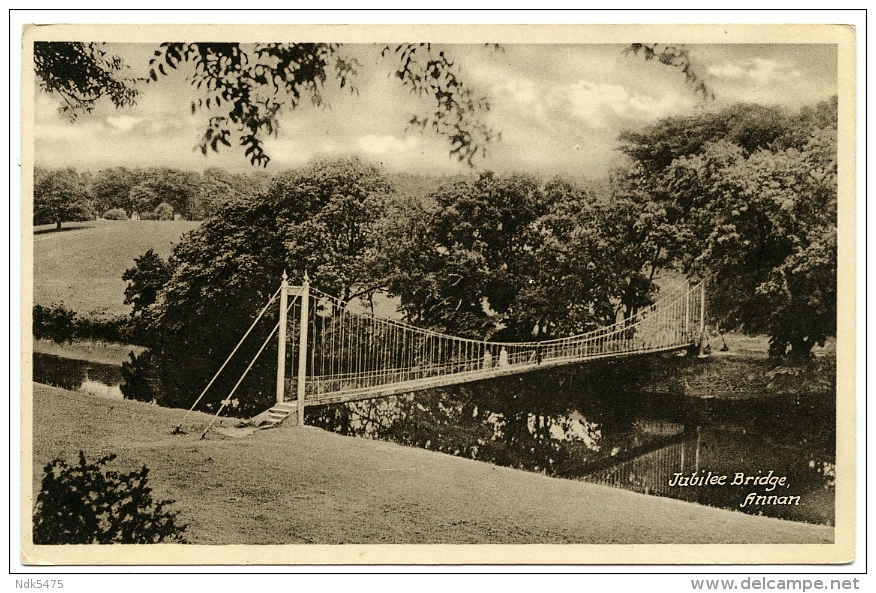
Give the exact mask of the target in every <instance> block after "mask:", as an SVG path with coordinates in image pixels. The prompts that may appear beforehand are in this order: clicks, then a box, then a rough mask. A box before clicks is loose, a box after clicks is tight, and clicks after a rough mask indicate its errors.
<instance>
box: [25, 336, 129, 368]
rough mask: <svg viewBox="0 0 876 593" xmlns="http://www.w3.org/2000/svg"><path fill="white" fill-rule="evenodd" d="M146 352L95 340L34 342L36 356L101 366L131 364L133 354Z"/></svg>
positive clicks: (124, 345)
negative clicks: (56, 357)
mask: <svg viewBox="0 0 876 593" xmlns="http://www.w3.org/2000/svg"><path fill="white" fill-rule="evenodd" d="M144 350H146V348H144V347H143V346H133V345H130V344H116V343H113V342H97V341H93V340H74V341H73V342H72V343H70V344H67V343H63V344H58V343H56V342H53V341H51V340H34V341H33V351H34V353H35V354H51V355H52V356H60V357H62V358H72V359H73V360H87V361H89V362H97V363H100V364H112V365H116V366H122V363H123V362H131V356H130V354H131V352H133V353H134V354H140V353H141V352H143V351H144Z"/></svg>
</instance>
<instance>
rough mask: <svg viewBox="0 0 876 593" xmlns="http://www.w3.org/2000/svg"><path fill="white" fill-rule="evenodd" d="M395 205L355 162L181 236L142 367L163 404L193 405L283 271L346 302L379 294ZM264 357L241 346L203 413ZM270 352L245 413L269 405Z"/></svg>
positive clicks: (281, 180) (289, 177)
mask: <svg viewBox="0 0 876 593" xmlns="http://www.w3.org/2000/svg"><path fill="white" fill-rule="evenodd" d="M388 197H389V187H388V185H387V184H386V182H385V181H384V180H383V178H382V175H381V174H380V172H379V171H378V170H377V169H376V168H374V167H372V166H370V165H367V164H365V163H362V162H361V161H358V160H344V161H336V162H325V163H320V164H317V165H314V166H312V167H309V168H307V169H303V170H300V171H292V172H289V173H287V174H284V175H281V176H279V177H278V178H277V179H276V180H275V181H274V183H273V184H272V186H271V188H270V190H269V191H268V192H267V194H266V195H264V196H256V197H252V198H245V199H241V200H240V201H239V202H236V203H231V204H228V205H226V206H225V207H224V208H222V209H221V210H220V211H219V213H218V214H217V215H216V216H215V217H213V218H211V219H209V220H207V221H205V222H204V224H203V225H202V226H201V227H200V228H199V229H197V230H196V231H193V232H192V233H190V234H188V235H187V236H186V237H184V239H183V240H182V241H180V243H179V244H178V245H177V246H176V247H175V248H174V251H173V254H172V255H171V257H170V259H169V260H168V271H169V279H168V280H167V282H165V283H163V288H162V289H161V290H160V291H159V293H158V298H157V301H156V303H155V304H154V305H153V306H152V307H150V308H149V309H148V312H149V315H148V322H149V323H148V331H149V335H150V337H151V339H154V343H153V349H152V351H151V354H150V357H151V360H149V361H146V360H145V359H144V361H141V363H140V364H139V368H141V369H142V371H141V372H143V373H149V372H154V373H155V376H156V377H157V378H158V379H157V382H156V383H155V389H156V392H155V394H154V398H155V399H156V400H157V401H158V403H160V404H162V405H168V406H185V407H188V406H189V405H191V404H192V402H194V400H195V398H196V397H197V395H198V393H199V392H200V390H201V389H202V388H203V387H204V386H205V385H206V384H207V383H208V381H209V380H210V378H211V377H212V375H213V373H215V371H216V369H218V368H219V367H220V366H221V364H222V362H223V361H224V359H225V357H226V356H228V354H229V353H230V352H231V351H232V350H233V349H234V347H235V345H236V344H237V342H238V340H239V339H240V338H241V336H242V335H243V334H244V333H245V332H246V330H247V328H248V327H249V325H250V324H251V323H252V321H253V319H254V318H255V316H256V314H257V313H258V311H259V310H260V309H261V308H262V307H263V306H264V304H265V303H266V302H267V300H268V299H269V297H270V296H271V295H272V294H274V292H275V291H276V289H277V286H278V282H279V279H280V277H281V276H282V274H283V272H284V271H286V272H287V273H288V274H289V276H290V277H291V278H292V279H293V282H294V281H298V282H300V279H301V278H302V277H303V276H304V273H305V272H307V273H308V274H309V275H310V278H311V282H312V285H313V286H314V287H315V288H318V289H320V290H322V291H323V292H326V293H328V294H331V295H333V296H336V297H339V298H342V299H345V300H348V299H352V298H354V297H356V296H358V295H367V294H368V293H370V292H373V291H374V290H375V289H376V288H379V282H377V281H376V279H375V271H374V268H373V266H371V265H369V261H370V258H372V257H373V253H372V246H373V245H374V244H375V236H376V233H377V228H378V227H377V221H378V220H379V219H380V217H381V216H382V215H383V212H384V203H385V202H386V200H387V199H388ZM147 264H149V261H148V260H146V261H144V260H143V259H142V258H141V259H140V260H138V269H140V268H143V271H145V268H147V267H149V268H152V266H151V265H149V266H147ZM148 277H149V278H151V277H152V275H151V274H150V275H148ZM143 284H144V285H146V284H147V283H146V282H144V283H143ZM150 286H151V284H150ZM136 294H139V295H141V296H142V295H143V294H144V291H143V290H142V289H140V290H138V291H137V292H136ZM269 329H270V328H263V327H260V328H259V329H258V330H256V331H255V333H256V334H257V335H259V336H261V337H256V338H254V340H250V342H258V341H260V340H261V339H263V338H264V336H265V335H266V333H267V332H268V331H269ZM262 330H264V331H263V333H261V334H259V332H260V331H262ZM257 348H258V344H256V345H255V346H253V345H252V344H251V343H249V342H248V343H247V344H245V345H244V346H243V347H242V349H241V351H240V355H239V356H238V357H236V358H235V360H234V361H233V362H232V363H231V364H230V365H229V367H228V372H227V373H225V374H224V375H223V377H221V378H220V379H219V380H218V381H217V383H216V384H215V388H214V389H213V390H211V395H212V396H213V399H212V400H211V399H209V398H207V399H206V400H205V401H204V402H203V403H202V404H201V406H202V409H209V406H211V405H214V404H215V398H216V397H217V396H218V394H221V393H222V392H223V391H225V392H226V393H227V392H228V391H229V390H230V389H231V387H232V386H233V384H234V381H236V379H237V377H239V376H240V373H242V371H243V368H244V367H245V365H246V362H247V361H248V360H251V357H253V356H254V355H255V351H256V350H257ZM271 349H273V352H274V354H273V356H276V346H274V345H272V346H270V347H269V348H268V350H267V351H266V352H265V354H264V355H263V356H262V358H261V359H260V362H261V363H263V364H256V366H255V367H253V370H252V372H251V374H250V376H249V378H248V380H247V384H246V385H243V386H242V387H241V391H240V392H239V393H240V394H241V397H240V400H241V401H242V402H243V404H242V407H241V408H240V409H239V413H241V414H245V413H252V412H258V411H263V409H264V408H265V407H267V406H269V405H270V402H271V399H272V398H273V394H272V389H273V385H274V380H275V379H276V366H275V363H274V362H271V356H272V354H271ZM248 357H249V358H248ZM240 361H243V362H240ZM135 366H137V365H135ZM132 368H133V367H132ZM135 370H136V369H135ZM272 377H273V378H272ZM230 378H231V379H230Z"/></svg>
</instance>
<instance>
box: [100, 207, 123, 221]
mask: <svg viewBox="0 0 876 593" xmlns="http://www.w3.org/2000/svg"><path fill="white" fill-rule="evenodd" d="M103 217H104V218H105V219H107V220H128V213H127V212H125V211H124V210H122V209H121V208H111V209H109V210H107V211H106V212H104V213H103Z"/></svg>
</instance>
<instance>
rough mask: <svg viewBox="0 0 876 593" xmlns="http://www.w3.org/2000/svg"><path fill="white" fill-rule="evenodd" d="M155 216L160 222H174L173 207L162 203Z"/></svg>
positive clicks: (156, 209)
mask: <svg viewBox="0 0 876 593" xmlns="http://www.w3.org/2000/svg"><path fill="white" fill-rule="evenodd" d="M155 216H156V217H157V219H158V220H173V206H171V205H170V204H168V203H167V202H161V203H160V204H159V205H158V206H157V207H156V208H155Z"/></svg>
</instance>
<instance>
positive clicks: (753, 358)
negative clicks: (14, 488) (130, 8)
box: [13, 25, 856, 565]
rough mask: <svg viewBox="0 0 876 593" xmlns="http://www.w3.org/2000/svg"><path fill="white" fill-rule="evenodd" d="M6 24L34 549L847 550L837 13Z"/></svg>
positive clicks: (844, 132) (74, 561)
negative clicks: (605, 21) (824, 16)
mask: <svg viewBox="0 0 876 593" xmlns="http://www.w3.org/2000/svg"><path fill="white" fill-rule="evenodd" d="M22 52H23V54H22V56H23V57H22V66H21V71H22V122H21V124H22V167H21V187H22V193H21V195H22V204H21V224H22V228H21V242H22V254H23V257H22V267H21V269H22V286H23V293H22V301H21V302H22V304H21V315H22V335H21V352H22V360H21V367H22V390H21V401H22V404H21V410H22V415H21V434H22V442H21V449H22V453H23V456H22V471H21V478H20V479H21V484H20V486H21V511H20V512H21V534H20V538H21V562H22V564H24V565H33V564H42V565H46V564H49V565H51V564H63V565H83V564H84V565H113V564H116V565H121V564H125V565H139V564H158V565H188V564H192V565H211V564H229V565H234V564H253V563H256V564H272V565H273V564H277V565H296V564H307V565H314V564H435V563H437V564H515V563H525V564H594V563H596V564H652V563H653V564H692V563H696V564H702V563H712V564H722V563H723V564H726V563H739V564H746V563H753V564H758V563H769V564H812V563H824V564H827V563H838V562H851V561H852V560H853V559H854V557H855V550H854V545H853V544H854V529H855V521H856V517H855V440H854V439H855V424H854V422H855V418H854V416H855V383H854V380H855V323H856V320H855V314H854V310H855V286H854V282H855V270H854V268H855V170H854V169H855V134H856V131H855V64H854V58H855V30H854V27H850V26H842V25H783V26H778V25H764V26H754V25H751V26H745V25H737V26H696V27H695V26H674V27H669V26H662V27H660V26H656V27H655V26H651V27H645V26H632V25H629V26H623V27H610V26H587V25H575V26H571V25H569V26H561V25H555V26H546V25H542V26H471V27H459V26H456V27H448V26H444V27H442V26H425V25H424V26H388V25H387V26H373V27H354V26H334V27H320V26H310V27H304V26H299V27H295V26H240V27H237V26H219V25H217V26H207V25H204V26H169V25H168V26H162V25H150V26H145V25H139V26H135V25H118V26H110V25H104V26H101V25H47V26H28V27H25V30H24V32H23V46H22ZM13 364H14V363H13ZM13 421H14V420H13ZM98 544H104V545H102V546H101V545H98ZM123 544H140V545H137V546H126V545H123Z"/></svg>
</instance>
